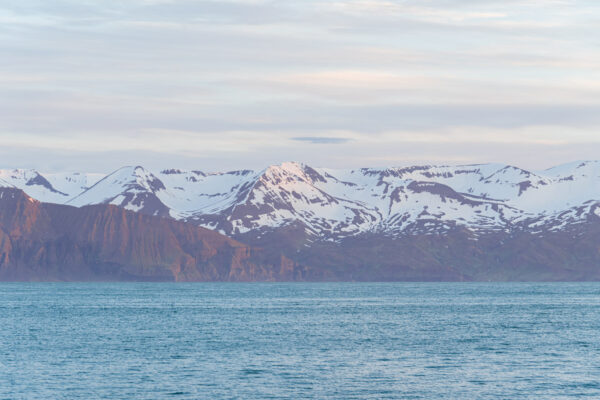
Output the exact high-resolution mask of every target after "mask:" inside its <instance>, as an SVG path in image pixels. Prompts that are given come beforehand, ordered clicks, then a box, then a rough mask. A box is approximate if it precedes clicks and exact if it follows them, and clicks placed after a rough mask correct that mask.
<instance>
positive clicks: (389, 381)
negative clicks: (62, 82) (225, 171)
mask: <svg viewBox="0 0 600 400" xmlns="http://www.w3.org/2000/svg"><path fill="white" fill-rule="evenodd" d="M4 398H6V399H94V398H115V399H157V398H173V399H197V398H207V399H236V398H239V399H269V398H273V399H280V398H282V399H285V398H288V399H299V398H315V399H328V398H335V399H385V398H390V399H392V398H394V399H396V398H407V399H433V398H448V399H469V398H477V399H486V398H487V399H526V398H553V399H559V398H600V284H593V283H589V284H588V283H556V284H528V283H502V284H475V283H469V284H462V283H323V284H302V283H289V284H288V283H273V284H262V283H252V284H227V283H206V284H163V283H81V284H80V283H64V284H63V283H3V284H0V399H4Z"/></svg>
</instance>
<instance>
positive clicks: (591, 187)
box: [0, 161, 600, 241]
mask: <svg viewBox="0 0 600 400" xmlns="http://www.w3.org/2000/svg"><path fill="white" fill-rule="evenodd" d="M0 186H4V187H16V188H19V189H22V190H24V191H25V192H26V193H27V194H28V195H30V196H31V197H33V198H35V199H38V200H40V201H42V202H51V203H61V204H68V205H73V206H78V207H80V206H84V205H90V204H104V203H109V204H115V205H118V206H120V207H124V208H126V209H128V210H134V211H138V212H142V213H145V214H150V215H157V216H163V217H172V218H174V219H178V220H184V221H188V222H194V223H196V224H198V225H201V226H204V227H207V228H211V229H215V230H218V231H220V232H222V233H225V234H227V235H230V236H236V235H247V234H253V235H254V236H256V237H260V235H262V234H263V233H264V232H268V231H273V230H277V229H279V228H285V227H290V226H294V227H300V229H303V230H304V232H305V233H306V235H307V237H310V238H311V239H310V240H311V241H312V240H325V241H328V240H329V241H336V240H339V239H343V238H349V237H356V236H358V235H361V234H374V233H375V234H383V235H386V236H389V237H399V236H405V235H413V234H438V233H444V232H447V231H449V230H453V229H466V230H468V231H469V232H471V234H472V236H473V237H474V238H477V236H478V235H480V234H482V233H485V232H511V231H528V232H531V233H536V232H540V233H542V232H547V231H557V230H564V229H569V228H570V227H572V226H574V225H577V224H581V223H584V222H587V221H590V220H592V221H595V220H597V221H600V219H599V218H600V162H598V161H587V162H576V163H571V164H565V165H562V166H558V167H554V168H550V169H548V170H545V171H538V172H532V171H525V170H523V169H520V168H517V167H513V166H509V165H502V164H481V165H462V166H414V167H408V168H363V169H354V170H337V169H328V168H312V167H310V166H308V165H305V164H300V163H283V164H281V165H273V166H269V167H268V168H265V169H263V170H259V171H251V170H241V171H232V172H223V173H206V172H201V171H181V170H177V169H169V170H163V171H156V172H151V171H149V170H147V169H145V168H143V167H140V166H137V167H123V168H120V169H118V170H116V171H115V172H113V173H111V174H109V175H107V176H99V175H97V174H86V173H73V174H44V173H40V172H37V171H34V170H0Z"/></svg>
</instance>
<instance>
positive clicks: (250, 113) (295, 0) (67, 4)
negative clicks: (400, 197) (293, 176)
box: [0, 0, 600, 168]
mask: <svg viewBox="0 0 600 400" xmlns="http://www.w3.org/2000/svg"><path fill="white" fill-rule="evenodd" d="M599 13H600V4H598V3H594V2H590V1H584V0H545V1H541V0H506V1H496V0H406V1H401V2H400V1H391V0H388V1H386V0H360V1H359V0H356V1H353V0H336V1H330V0H302V1H300V0H290V1H286V2H274V1H271V0H223V1H200V0H177V1H173V0H130V1H127V2H123V1H119V0H89V1H86V2H85V4H82V2H81V1H80V0H57V1H52V2H48V1H44V0H21V1H8V2H3V3H2V4H1V5H0V22H2V23H1V24H0V54H2V55H3V57H2V63H0V143H1V144H2V145H3V146H2V147H3V148H4V149H10V151H9V150H6V151H5V153H6V155H7V157H9V158H7V159H6V160H12V161H11V162H12V163H19V160H21V162H22V163H23V164H35V163H40V164H43V163H50V160H52V161H51V162H52V163H56V162H57V161H56V160H57V159H61V160H65V161H64V163H63V164H62V165H63V166H64V165H67V164H68V162H69V161H68V160H71V161H70V162H72V163H79V162H84V163H85V160H86V159H90V158H91V157H92V155H93V154H97V155H99V156H98V157H100V161H97V162H96V163H97V165H101V164H102V160H103V159H105V160H107V161H106V164H107V165H108V164H109V162H108V160H109V157H105V156H104V155H105V154H108V153H111V152H114V154H117V156H115V157H112V158H110V160H111V162H110V164H111V168H112V167H113V166H114V165H112V164H113V163H114V162H115V161H117V160H121V159H123V160H124V161H126V162H127V163H128V164H131V163H135V162H136V160H135V159H136V158H137V157H139V158H140V159H148V160H150V162H153V161H152V160H153V157H155V156H156V155H157V154H159V155H161V156H160V157H159V159H163V160H165V162H166V163H171V162H174V163H176V162H177V160H178V158H177V157H180V158H179V159H181V160H182V161H181V162H182V163H194V162H199V160H207V161H202V162H207V163H208V162H209V161H208V160H210V164H211V165H213V164H214V165H227V164H228V163H229V164H235V165H239V166H242V167H243V166H244V164H245V163H247V164H254V165H256V163H263V164H269V163H273V162H279V161H286V159H296V160H306V161H311V160H312V161H314V162H317V163H321V164H322V165H323V166H331V167H335V166H341V165H343V166H348V164H352V163H356V164H357V165H359V164H360V165H368V164H369V163H376V164H377V163H383V162H386V163H387V162H395V161H394V160H407V161H408V160H412V161H415V162H416V161H417V160H426V159H431V160H432V161H435V160H444V159H446V160H451V161H452V160H467V159H468V160H472V159H473V158H477V157H479V156H481V158H483V157H484V156H485V157H489V158H494V159H497V160H498V159H501V160H503V161H506V162H514V163H517V159H525V158H524V157H523V156H520V155H519V154H524V153H525V152H526V151H529V150H531V153H532V154H533V155H532V156H531V158H530V159H525V160H526V161H527V162H530V163H539V164H544V165H546V158H545V154H546V153H545V152H546V151H549V150H548V149H552V152H551V154H552V157H554V158H553V160H555V161H558V162H562V161H569V160H570V159H571V158H577V159H579V158H589V157H587V156H586V157H583V156H577V152H581V153H582V154H583V153H585V154H588V153H589V152H590V151H591V150H590V149H592V150H598V149H597V139H596V138H597V137H598V131H599V129H600V113H598V112H597V110H598V109H599V108H600V85H599V84H598V82H600V72H599V71H600V68H598V67H599V66H600V55H599V53H598V51H597V43H596V42H595V37H596V35H595V32H596V30H597V26H596V24H595V21H593V18H590V16H594V15H599ZM586 143H587V144H588V145H589V147H587V148H586V147H585V144H586ZM315 144H343V146H315ZM557 148H564V149H565V151H564V155H563V157H564V160H559V158H560V151H559V150H556V149H557ZM32 149H38V151H37V152H34V151H33V150H32ZM490 149H492V150H490ZM542 150H544V151H542ZM469 151H475V152H477V154H475V155H474V154H470V153H469ZM11 152H12V153H11ZM75 152H81V153H86V154H88V155H89V157H87V156H86V157H78V158H77V157H75V156H73V155H69V154H71V153H75ZM212 153H214V154H215V155H214V156H212V155H211V154H212ZM65 154H66V155H65ZM100 154H102V155H100ZM13 155H14V157H13ZM93 157H95V156H93ZM211 157H212V158H211ZM142 161H143V160H140V162H142ZM478 161H486V160H485V159H480V160H478ZM90 162H91V161H90ZM53 165H54V164H53ZM13 166H18V165H13ZM167 166H169V165H167Z"/></svg>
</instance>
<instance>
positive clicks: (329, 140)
mask: <svg viewBox="0 0 600 400" xmlns="http://www.w3.org/2000/svg"><path fill="white" fill-rule="evenodd" d="M292 140H295V141H297V142H308V143H312V144H342V143H347V142H349V141H350V140H351V139H349V138H339V137H324V136H322V137H319V136H298V137H293V138H292Z"/></svg>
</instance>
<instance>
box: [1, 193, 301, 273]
mask: <svg viewBox="0 0 600 400" xmlns="http://www.w3.org/2000/svg"><path fill="white" fill-rule="evenodd" d="M306 272H307V271H306V270H303V269H301V268H299V267H298V266H297V265H295V264H294V263H293V262H291V261H289V260H287V259H285V258H283V257H281V255H279V256H278V257H275V258H273V259H268V257H266V256H265V255H264V254H262V252H261V250H260V249H254V248H251V247H248V246H246V245H243V244H241V243H239V242H237V241H234V240H232V239H229V238H227V237H225V236H223V235H220V234H218V233H216V232H212V231H210V230H207V229H204V228H200V227H196V226H193V225H191V224H185V223H182V222H177V221H173V220H169V219H165V218H158V217H151V216H146V215H143V214H140V213H135V212H131V211H126V210H124V209H122V208H118V207H115V206H112V205H94V206H86V207H81V208H76V207H70V206H64V205H57V204H45V203H40V202H38V201H35V200H33V199H32V198H30V197H29V196H27V195H26V194H24V193H23V192H22V191H21V190H18V189H10V188H5V189H0V280H160V281H170V280H176V281H211V280H220V281H247V280H285V279H287V280H293V279H304V274H306Z"/></svg>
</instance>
